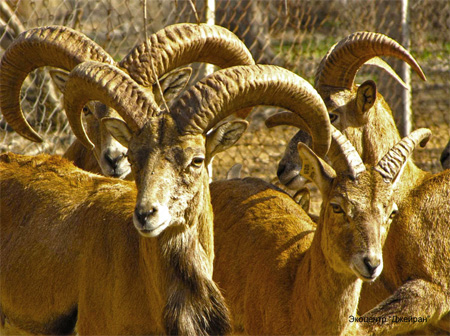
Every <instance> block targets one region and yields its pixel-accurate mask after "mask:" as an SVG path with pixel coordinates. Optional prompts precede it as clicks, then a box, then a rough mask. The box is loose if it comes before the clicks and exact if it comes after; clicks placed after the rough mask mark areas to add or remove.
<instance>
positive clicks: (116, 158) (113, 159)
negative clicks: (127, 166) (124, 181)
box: [105, 151, 123, 170]
mask: <svg viewBox="0 0 450 336" xmlns="http://www.w3.org/2000/svg"><path fill="white" fill-rule="evenodd" d="M122 158H123V154H120V155H112V154H111V152H110V151H106V153H105V161H106V162H107V163H108V165H109V166H110V167H111V168H112V169H113V170H116V169H117V167H118V166H119V162H120V160H122Z"/></svg>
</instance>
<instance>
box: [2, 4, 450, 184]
mask: <svg viewBox="0 0 450 336" xmlns="http://www.w3.org/2000/svg"><path fill="white" fill-rule="evenodd" d="M209 2H210V4H211V0H209ZM405 2H407V1H392V0H376V1H365V0H328V1H320V0H282V1H273V0H266V1H257V0H216V1H215V2H212V4H213V6H215V22H216V24H218V25H221V26H224V27H226V28H228V29H230V30H232V31H233V32H235V33H236V34H237V35H238V36H239V37H240V38H241V39H242V40H243V41H244V42H245V43H246V45H247V46H248V47H249V48H250V50H251V52H252V54H253V56H254V58H255V60H256V61H257V62H258V63H265V64H277V65H280V66H283V67H285V68H287V69H289V70H291V71H294V72H296V73H297V74H299V75H301V76H302V77H304V78H305V79H307V80H308V81H309V82H310V83H313V77H314V72H315V70H316V68H317V66H318V64H319V62H320V60H321V58H322V57H323V56H324V55H325V54H326V52H327V51H328V49H329V48H330V47H331V46H332V45H333V44H335V43H336V42H338V41H339V40H340V39H342V38H343V37H345V36H347V35H348V34H350V33H353V32H355V31H361V30H368V31H375V32H381V33H385V34H387V35H389V36H391V37H393V38H395V39H396V40H397V41H399V42H401V43H403V44H405V43H406V44H407V41H403V40H404V37H405V31H408V32H409V36H410V38H411V39H410V46H409V47H410V51H411V53H412V54H413V55H414V57H415V58H416V59H417V60H418V62H419V64H420V65H421V66H422V68H423V70H424V72H425V74H426V76H427V78H428V80H427V82H422V81H421V80H420V79H419V78H418V76H416V75H415V74H412V75H411V86H412V90H411V93H412V129H416V128H419V127H429V128H430V129H431V130H432V131H433V134H434V136H433V138H432V140H431V142H430V143H429V144H428V145H427V149H426V150H424V151H420V152H419V153H418V154H417V155H416V157H415V159H416V162H417V163H418V164H419V165H420V166H421V167H422V168H424V169H426V170H429V171H433V172H435V171H438V170H439V169H440V165H439V155H440V153H441V151H442V149H443V147H444V146H445V144H446V143H447V141H448V139H449V137H450V108H449V107H450V106H449V105H450V2H449V1H448V0H411V1H409V4H408V7H407V9H408V10H407V12H406V14H407V16H405V12H404V11H402V5H404V3H405ZM207 5H208V3H207V1H194V0H193V1H181V0H178V1H176V0H174V1H171V0H147V4H146V6H147V13H148V14H147V15H148V22H147V27H146V28H144V24H143V2H142V1H138V0H35V1H33V0H27V1H25V0H22V1H19V0H6V1H5V0H1V1H0V11H1V12H0V15H1V17H0V38H1V40H0V43H1V50H0V56H1V55H2V54H3V52H4V50H5V48H6V47H7V46H8V45H9V44H10V43H11V41H12V40H13V39H14V37H15V36H17V35H18V34H19V33H20V32H21V31H23V30H26V29H29V28H32V27H36V26H42V25H53V24H58V25H66V26H69V27H72V28H75V29H77V30H79V31H81V32H83V33H85V34H86V35H88V36H89V37H90V38H92V39H93V40H95V41H96V42H97V43H99V44H100V45H101V46H102V47H103V48H104V49H105V50H107V51H108V52H109V53H110V54H111V55H112V56H113V57H114V58H115V59H116V60H120V59H122V57H123V56H125V55H126V54H127V52H128V51H129V50H130V49H131V48H132V47H133V46H134V45H135V44H137V43H138V42H141V41H143V40H144V36H145V35H144V31H145V30H144V29H147V31H148V33H153V32H155V31H157V30H159V29H161V28H163V27H165V26H167V25H169V24H173V23H178V22H198V21H201V22H205V13H206V6H207ZM402 19H403V24H402ZM405 19H406V20H407V21H404V20H405ZM386 61H388V62H389V63H390V64H391V65H392V66H393V67H394V69H396V70H397V69H400V67H401V62H397V61H396V60H393V59H389V58H386ZM194 66H195V68H196V69H198V68H199V66H198V65H194ZM46 71H47V70H45V69H39V70H36V71H35V72H33V73H32V74H31V75H30V76H29V78H28V79H27V81H26V83H25V85H24V88H23V97H22V106H23V109H24V111H25V113H26V118H27V120H28V121H29V122H30V124H31V125H32V126H33V128H34V129H35V130H37V131H38V132H39V134H41V135H43V137H44V139H45V142H44V143H43V144H34V143H31V142H29V141H28V140H25V139H22V138H21V137H20V136H18V135H17V134H16V133H15V132H13V131H12V130H11V129H10V128H9V127H8V125H7V124H6V123H5V122H4V120H3V119H1V120H0V150H1V152H4V151H14V152H18V153H27V154H34V153H39V152H49V153H63V152H64V150H65V149H66V148H67V147H68V145H69V143H70V142H71V141H72V140H73V135H72V133H71V131H70V127H69V126H68V123H67V122H66V117H65V114H64V113H62V111H61V110H62V105H61V97H60V94H59V92H57V91H56V90H55V88H54V87H53V84H52V82H51V80H50V78H49V76H48V74H47V72H46ZM377 71H378V70H374V69H366V68H365V67H363V69H362V70H361V71H360V72H359V74H358V77H357V81H358V82H359V83H361V82H362V81H363V80H365V79H368V78H372V79H374V80H375V82H376V83H377V85H378V86H379V91H380V92H381V94H383V95H384V96H385V98H386V99H387V100H388V102H389V104H390V106H391V108H392V109H393V111H394V113H395V115H396V118H397V120H398V122H399V123H402V122H403V121H402V115H403V114H402V113H401V112H402V111H403V108H402V104H404V101H403V96H402V95H401V94H399V90H400V88H399V84H397V83H396V82H395V81H394V80H392V79H391V78H389V77H387V76H385V75H384V74H383V73H381V72H377ZM196 73H197V76H196V77H195V78H194V81H195V80H197V79H198V78H199V77H201V76H203V74H204V72H203V71H201V70H198V71H196ZM274 111H275V110H274V109H273V108H267V107H259V108H257V109H255V110H254V111H253V113H252V115H251V117H250V118H251V126H250V131H249V132H247V133H246V134H245V135H244V137H243V138H242V139H241V140H240V141H239V143H238V144H237V145H236V146H235V147H233V148H231V149H230V150H228V151H226V152H225V153H222V154H219V155H218V157H217V158H216V160H215V163H214V179H218V178H223V177H224V176H225V173H226V171H227V170H228V169H229V168H230V167H231V166H232V165H233V164H234V163H242V165H243V175H245V176H246V175H251V176H257V177H261V178H264V179H266V180H272V179H273V178H274V177H275V172H276V164H277V162H278V160H279V158H280V156H281V154H282V153H283V151H284V146H285V144H286V142H287V141H288V140H289V138H290V136H291V135H292V134H293V133H294V132H295V130H294V129H292V128H289V127H281V128H279V129H274V130H267V129H266V128H265V126H264V119H265V117H266V116H267V115H269V114H271V113H273V112H274Z"/></svg>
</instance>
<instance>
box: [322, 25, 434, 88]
mask: <svg viewBox="0 0 450 336" xmlns="http://www.w3.org/2000/svg"><path fill="white" fill-rule="evenodd" d="M376 56H394V57H397V58H399V59H401V60H402V61H405V62H406V63H408V64H409V65H410V66H411V67H412V68H413V69H414V71H415V72H416V73H417V74H418V75H419V76H420V78H422V79H423V80H426V78H425V75H424V73H423V71H422V69H421V68H420V66H419V64H418V63H417V62H416V60H415V59H414V58H413V57H412V56H411V54H410V53H409V52H408V51H407V50H406V49H405V48H403V47H402V46H401V45H400V44H399V43H398V42H396V41H395V40H393V39H391V38H389V37H387V36H386V35H383V34H379V33H370V32H357V33H353V34H351V35H349V36H347V37H346V38H344V39H343V40H341V41H340V42H339V43H337V44H335V45H334V46H333V47H332V48H331V49H330V50H329V51H328V53H327V55H326V56H325V57H324V58H323V59H322V61H321V63H320V65H319V68H318V70H317V73H316V79H315V85H314V86H315V87H316V88H319V87H320V86H321V85H327V86H334V87H341V88H347V89H351V88H352V87H353V83H354V79H355V76H356V72H357V71H358V70H359V68H360V67H361V66H362V65H363V64H364V63H365V62H367V61H368V60H370V59H371V58H373V57H376Z"/></svg>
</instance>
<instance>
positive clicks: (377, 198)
mask: <svg viewBox="0 0 450 336" xmlns="http://www.w3.org/2000/svg"><path fill="white" fill-rule="evenodd" d="M391 194H392V190H391V187H390V184H389V183H386V182H384V181H383V180H382V178H381V177H380V176H379V175H378V173H376V172H374V170H372V169H369V170H367V171H365V172H363V173H361V175H360V176H359V177H358V178H357V179H356V180H352V179H351V178H350V177H349V176H347V175H345V174H341V175H338V176H337V177H336V178H335V179H333V180H332V182H330V186H329V191H328V192H326V193H325V194H324V195H323V197H324V201H323V204H322V210H321V214H320V219H319V221H318V224H317V226H316V224H315V223H313V222H312V220H311V219H310V218H309V216H308V215H307V214H306V213H305V212H304V211H303V209H301V207H300V206H299V205H298V204H296V203H295V201H294V200H292V198H291V197H290V196H289V195H287V194H285V193H284V192H282V191H280V190H278V189H276V188H275V187H273V186H272V185H270V184H267V183H266V182H263V181H261V180H258V179H252V178H246V179H243V180H238V179H234V180H228V181H219V182H214V183H212V184H211V197H212V204H213V209H214V230H215V231H214V240H215V251H216V259H215V262H214V280H215V281H216V282H217V283H218V285H219V286H220V288H222V289H223V294H224V296H225V298H226V301H227V303H228V304H229V306H230V310H231V312H232V316H233V320H234V322H233V325H234V328H235V330H234V331H235V332H240V331H244V332H245V333H248V334H267V335H274V334H289V335H291V334H305V335H310V334H321V335H326V334H340V333H346V332H347V333H353V332H354V333H356V332H357V325H356V324H350V323H348V321H349V316H350V315H355V314H356V308H357V304H358V298H359V292H360V289H361V284H362V282H361V280H360V279H359V278H363V273H362V272H364V270H361V269H360V270H356V269H357V267H356V266H355V264H354V258H355V257H356V256H358V255H359V254H360V253H367V252H370V251H378V252H379V253H380V255H381V248H382V245H383V242H384V238H385V236H386V230H387V229H388V227H389V222H390V219H389V216H390V214H391V210H392V206H393V204H392V202H391ZM330 200H333V201H334V202H339V203H340V204H341V207H342V209H343V211H344V213H334V212H333V209H332V207H331V206H330ZM366 280H367V279H366Z"/></svg>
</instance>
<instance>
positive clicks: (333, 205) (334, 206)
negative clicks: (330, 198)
mask: <svg viewBox="0 0 450 336" xmlns="http://www.w3.org/2000/svg"><path fill="white" fill-rule="evenodd" d="M330 205H331V208H332V209H333V212H334V213H343V212H344V210H342V208H341V206H340V205H339V204H336V203H330Z"/></svg>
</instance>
